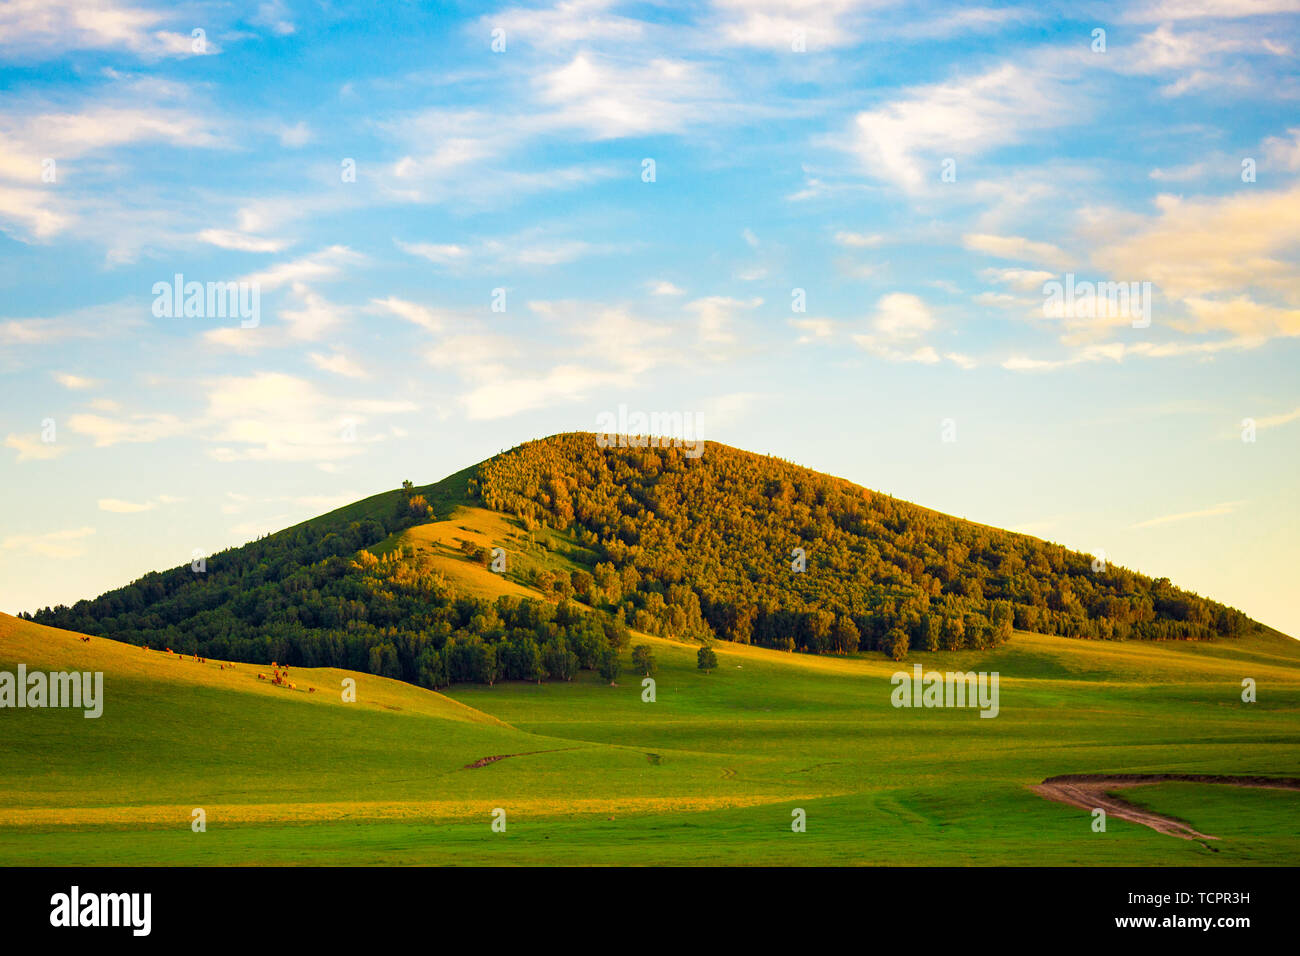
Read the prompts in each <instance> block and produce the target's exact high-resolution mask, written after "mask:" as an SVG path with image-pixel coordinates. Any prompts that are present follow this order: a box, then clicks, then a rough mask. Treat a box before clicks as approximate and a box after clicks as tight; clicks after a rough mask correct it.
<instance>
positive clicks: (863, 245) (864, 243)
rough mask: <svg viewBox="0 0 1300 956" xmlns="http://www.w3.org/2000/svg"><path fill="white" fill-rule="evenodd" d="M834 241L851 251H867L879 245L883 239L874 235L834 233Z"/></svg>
mask: <svg viewBox="0 0 1300 956" xmlns="http://www.w3.org/2000/svg"><path fill="white" fill-rule="evenodd" d="M835 241H836V242H838V243H839V244H840V245H841V246H848V247H849V248H851V249H869V248H874V247H875V246H878V245H880V244H881V243H882V242H884V241H885V237H884V236H882V235H879V234H876V233H862V232H845V231H843V230H841V231H840V232H837V233H835Z"/></svg>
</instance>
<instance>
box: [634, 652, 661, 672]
mask: <svg viewBox="0 0 1300 956" xmlns="http://www.w3.org/2000/svg"><path fill="white" fill-rule="evenodd" d="M632 665H633V667H635V668H636V669H637V670H639V671H645V676H646V677H652V676H654V673H655V671H657V670H658V669H659V666H658V664H656V663H655V652H654V651H653V650H651V649H650V645H649V644H637V645H636V646H635V647H633V648H632Z"/></svg>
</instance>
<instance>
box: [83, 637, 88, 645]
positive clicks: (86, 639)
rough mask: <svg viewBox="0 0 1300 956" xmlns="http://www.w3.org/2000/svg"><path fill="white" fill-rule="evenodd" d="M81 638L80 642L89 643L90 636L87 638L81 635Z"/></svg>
mask: <svg viewBox="0 0 1300 956" xmlns="http://www.w3.org/2000/svg"><path fill="white" fill-rule="evenodd" d="M81 640H82V642H83V643H85V644H89V643H90V638H88V637H83V638H82V639H81Z"/></svg>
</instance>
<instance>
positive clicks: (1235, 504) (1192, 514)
mask: <svg viewBox="0 0 1300 956" xmlns="http://www.w3.org/2000/svg"><path fill="white" fill-rule="evenodd" d="M1243 504H1245V502H1244V501H1225V502H1223V503H1221V504H1217V505H1214V506H1213V507H1210V508H1202V509H1201V510H1199V511H1183V512H1179V513H1178V514H1172V515H1162V516H1161V517H1159V518H1149V519H1148V520H1146V521H1139V522H1138V523H1137V524H1135V525H1133V526H1132V527H1134V528H1154V527H1156V526H1157V525H1162V524H1169V523H1171V522H1174V521H1187V520H1190V519H1192V518H1216V517H1219V516H1221V515H1230V514H1232V513H1233V512H1235V511H1236V510H1237V508H1239V507H1240V506H1241V505H1243Z"/></svg>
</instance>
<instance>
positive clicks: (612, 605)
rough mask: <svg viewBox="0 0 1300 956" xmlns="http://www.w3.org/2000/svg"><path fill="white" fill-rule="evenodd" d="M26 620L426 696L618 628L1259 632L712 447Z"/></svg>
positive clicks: (794, 634) (312, 528)
mask: <svg viewBox="0 0 1300 956" xmlns="http://www.w3.org/2000/svg"><path fill="white" fill-rule="evenodd" d="M495 549H499V550H495ZM593 612H594V613H593ZM32 617H34V620H36V621H37V622H39V623H43V624H47V625H50V626H54V627H60V628H65V629H68V630H75V631H79V632H83V633H88V634H95V635H100V636H107V637H114V638H116V639H119V640H124V641H128V642H131V643H135V644H145V645H149V646H152V647H155V648H159V647H166V648H171V649H173V650H177V651H182V652H188V653H191V654H193V653H198V654H200V655H202V656H208V657H220V658H225V659H230V660H244V661H266V660H276V661H280V662H287V663H289V664H291V665H293V666H299V667H317V666H332V667H343V668H349V669H352V670H361V671H368V672H370V673H374V674H379V675H382V676H386V677H392V678H398V679H402V680H406V681H410V682H414V683H419V684H422V685H424V686H426V687H430V688H437V687H443V686H446V685H448V684H451V683H458V682H481V683H493V682H495V681H496V680H498V679H502V678H504V679H517V680H542V679H548V678H549V679H552V680H572V679H573V678H574V677H575V676H576V674H577V673H578V672H579V671H582V670H598V669H601V668H602V667H605V668H606V669H607V670H608V669H609V668H611V667H613V663H612V662H613V661H615V660H616V659H617V653H618V651H619V650H620V649H621V648H622V647H623V646H624V645H625V644H626V642H627V640H628V635H629V632H630V629H633V628H635V629H637V630H639V631H643V632H645V633H650V634H655V635H659V636H665V637H672V638H676V639H682V640H692V639H702V640H708V639H711V638H714V637H717V638H721V639H724V640H728V641H734V642H737V643H741V644H746V643H753V644H757V645H760V646H766V647H770V648H776V649H781V650H795V649H798V650H803V651H808V652H813V653H854V652H858V651H880V652H883V653H885V654H886V655H888V656H891V657H894V658H896V659H900V658H902V657H904V656H906V654H907V653H908V652H909V650H927V651H928V650H946V651H957V650H963V649H969V650H987V649H990V648H993V647H996V646H998V645H999V644H1001V643H1003V642H1004V641H1006V640H1007V639H1008V638H1009V637H1010V635H1011V633H1012V630H1013V628H1019V629H1023V630H1032V631H1038V632H1043V633H1049V634H1062V635H1066V636H1075V637H1094V638H1115V639H1171V638H1182V639H1196V640H1206V639H1214V638H1221V637H1236V636H1240V635H1243V634H1248V633H1252V632H1254V631H1255V630H1256V629H1257V628H1258V625H1256V624H1255V623H1254V622H1253V621H1250V620H1249V619H1248V618H1247V617H1246V616H1245V615H1243V614H1241V613H1240V612H1239V611H1235V610H1233V609H1231V608H1227V607H1224V606H1223V605H1220V604H1217V603H1215V602H1213V601H1210V600H1208V599H1205V598H1201V597H1199V596H1197V595H1194V594H1190V593H1188V592H1185V591H1181V590H1179V589H1177V588H1175V587H1174V586H1173V585H1172V584H1170V582H1168V581H1167V580H1166V579H1163V578H1162V579H1155V580H1153V579H1151V578H1148V577H1145V576H1143V575H1139V574H1136V573H1134V572H1132V571H1129V570H1127V569H1124V568H1120V567H1118V566H1115V565H1105V566H1099V565H1098V564H1097V562H1095V561H1094V559H1093V558H1092V557H1091V556H1090V555H1086V554H1081V553H1078V552H1071V551H1068V550H1067V549H1065V548H1062V547H1060V546H1059V545H1053V544H1049V543H1046V542H1043V541H1041V540H1039V539H1036V538H1031V537H1029V536H1026V535H1020V534H1014V533H1011V532H1007V531H1000V530H998V529H995V528H990V527H987V526H984V525H979V524H975V523H973V522H968V521H963V520H960V519H957V518H953V517H951V516H948V515H944V514H940V513H938V512H934V511H930V510H927V509H925V508H921V507H919V506H917V505H913V504H910V503H907V502H903V501H898V500H896V499H893V498H890V497H888V496H883V495H879V494H875V493H873V492H871V491H869V490H867V489H865V488H861V487H859V486H857V485H853V484H851V483H850V482H847V481H844V480H842V479H838V478H833V477H831V476H828V475H823V474H819V473H817V472H813V471H810V470H808V469H805V468H800V467H798V466H795V465H792V464H790V463H788V462H784V461H781V460H779V459H775V458H770V457H765V456H760V455H754V454H751V453H748V452H743V451H740V450H737V449H734V448H729V447H727V446H725V445H719V444H716V443H709V444H708V445H707V448H706V450H705V453H704V454H703V456H701V457H699V458H690V457H687V456H686V455H684V454H682V453H681V452H680V451H678V450H677V449H673V448H649V447H647V448H601V447H599V446H598V444H597V443H596V441H595V436H593V435H590V434H581V433H576V434H567V435H558V436H554V437H552V438H548V439H543V440H541V441H536V442H529V443H527V444H525V445H521V446H519V447H517V448H514V449H511V450H510V451H508V452H505V453H503V454H502V455H499V456H497V457H495V458H492V459H489V460H488V461H486V462H483V463H481V464H480V465H477V466H474V467H472V468H468V469H465V470H463V471H461V472H458V473H457V474H455V475H452V476H450V477H448V478H446V479H444V480H443V481H440V482H438V483H436V484H433V485H428V486H424V487H419V488H417V487H414V486H412V485H410V483H409V482H408V483H406V484H405V485H404V486H403V488H401V489H397V490H394V491H390V492H385V493H382V494H379V495H375V496H373V497H371V498H367V499H365V500H363V501H359V502H356V503H355V504H352V505H349V506H347V507H344V508H341V509H338V510H336V511H333V512H330V513H329V514H326V515H323V516H321V517H319V518H316V519H312V520H311V521H307V522H304V523H302V524H299V525H297V526H295V527H293V528H289V529H286V530H284V531H281V532H278V533H276V534H273V535H269V536H267V537H265V538H262V539H259V540H258V541H255V542H251V543H250V544H247V545H244V546H243V547H240V548H234V549H230V550H228V551H224V552H222V553H220V554H216V555H213V556H211V557H210V558H208V559H207V560H206V564H205V566H203V567H201V568H197V569H196V568H194V567H181V568H175V569H172V570H170V571H165V572H158V573H152V574H149V575H146V576H145V577H143V578H141V579H140V580H138V581H136V582H134V583H132V584H130V585H128V586H126V587H123V588H119V589H117V590H114V591H110V592H108V593H107V594H104V595H102V596H100V597H98V598H96V599H94V600H90V601H79V602H77V603H76V604H75V605H73V606H72V607H70V608H69V607H63V606H60V607H57V608H46V609H44V610H41V611H39V612H37V613H36V614H35V615H34V616H32Z"/></svg>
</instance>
